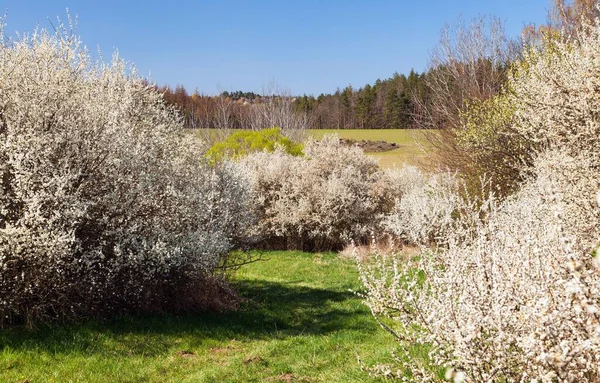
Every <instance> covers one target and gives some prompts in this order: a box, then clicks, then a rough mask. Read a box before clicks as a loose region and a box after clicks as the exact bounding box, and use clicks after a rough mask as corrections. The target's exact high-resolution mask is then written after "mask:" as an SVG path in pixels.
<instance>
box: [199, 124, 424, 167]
mask: <svg viewBox="0 0 600 383" xmlns="http://www.w3.org/2000/svg"><path fill="white" fill-rule="evenodd" d="M189 132H190V133H193V134H195V135H196V136H198V137H200V138H203V139H207V140H209V141H211V142H213V141H220V140H223V139H225V138H226V137H227V136H228V135H229V134H231V133H233V132H235V130H226V131H222V130H218V129H209V130H208V131H200V130H195V131H194V130H189ZM427 132H430V131H425V130H415V129H310V130H309V131H308V133H309V135H310V136H312V137H313V138H315V139H321V138H323V136H324V135H325V134H337V135H338V136H339V137H340V138H351V139H355V140H385V141H388V142H395V143H397V144H398V146H399V147H398V149H394V150H390V151H388V152H382V153H368V155H369V156H372V157H375V158H377V159H378V160H379V165H380V166H381V167H383V168H391V167H394V166H402V165H403V164H407V165H416V166H421V167H426V166H427V165H428V164H429V162H430V158H431V154H432V148H431V144H429V142H428V140H427V139H426V134H427Z"/></svg>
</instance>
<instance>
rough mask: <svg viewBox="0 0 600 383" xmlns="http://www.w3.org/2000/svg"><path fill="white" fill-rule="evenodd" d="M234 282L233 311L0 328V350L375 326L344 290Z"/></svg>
mask: <svg viewBox="0 0 600 383" xmlns="http://www.w3.org/2000/svg"><path fill="white" fill-rule="evenodd" d="M236 286H237V288H238V290H239V291H240V294H241V295H242V296H243V297H244V298H246V299H248V301H247V302H246V303H245V304H244V306H243V307H242V308H241V309H240V310H239V311H236V312H228V313H221V314H218V313H199V314H194V315H192V314H189V315H183V316H168V315H164V316H156V315H154V316H144V317H142V316H138V317H122V318H117V319H112V320H105V321H87V322H84V323H81V324H76V325H64V326H51V327H42V328H38V329H37V330H33V331H28V330H25V329H22V328H13V329H9V330H5V331H1V332H0V350H7V349H8V350H10V349H12V350H16V351H17V350H18V351H42V352H49V353H53V354H72V353H76V354H87V355H90V354H102V355H115V354H117V355H124V356H129V355H145V356H152V355H159V354H162V353H165V352H168V351H169V350H170V349H172V348H173V347H179V346H178V345H179V344H181V345H182V346H184V347H192V348H197V347H202V345H204V344H207V343H208V344H214V343H215V342H228V341H231V340H232V339H236V340H267V339H274V338H276V339H285V338H289V337H294V336H303V335H327V334H330V333H332V332H337V331H344V330H347V331H353V330H356V331H360V332H361V333H363V334H364V333H365V332H366V333H370V331H372V332H373V333H374V332H376V331H378V328H377V326H376V325H374V323H373V321H372V318H371V317H370V313H369V311H368V309H367V308H366V307H364V306H363V305H362V304H361V302H360V298H358V297H356V296H355V295H354V294H352V293H350V292H345V291H335V290H326V289H316V288H310V287H305V286H298V285H295V284H294V282H290V283H275V282H267V281H260V280H259V281H248V280H243V281H240V282H237V283H236ZM369 329H370V331H369Z"/></svg>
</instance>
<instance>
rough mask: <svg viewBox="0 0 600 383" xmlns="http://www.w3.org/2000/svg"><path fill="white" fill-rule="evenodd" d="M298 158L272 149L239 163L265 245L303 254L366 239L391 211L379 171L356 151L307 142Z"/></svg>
mask: <svg viewBox="0 0 600 383" xmlns="http://www.w3.org/2000/svg"><path fill="white" fill-rule="evenodd" d="M304 154H305V155H304V156H292V155H290V154H287V153H285V152H283V151H282V150H278V151H275V152H274V153H267V152H259V153H252V154H250V155H249V156H247V157H245V158H242V159H241V160H240V165H241V166H242V167H244V168H245V169H247V172H248V173H249V174H250V175H251V179H252V184H253V188H254V193H255V200H256V201H257V204H258V211H259V222H258V225H257V226H256V227H255V229H254V230H255V232H256V234H258V235H262V236H263V237H264V238H265V244H266V245H268V246H269V245H270V246H275V247H284V248H286V247H287V248H299V249H308V250H325V249H337V248H341V247H343V246H344V245H345V244H347V243H348V242H349V241H350V240H356V241H363V240H368V238H370V235H371V233H372V231H374V230H376V229H377V228H379V226H380V225H379V222H380V219H381V215H382V214H384V213H387V212H389V210H390V209H391V208H392V206H393V194H392V193H391V188H390V187H389V185H390V183H389V182H388V178H387V175H386V174H385V172H383V171H382V170H380V169H379V168H378V166H377V162H376V161H375V160H373V159H372V158H370V157H368V156H366V155H365V154H364V153H363V152H362V150H361V149H360V148H358V147H347V146H344V145H343V144H341V143H340V142H339V139H337V138H336V137H326V138H324V139H323V140H321V141H309V142H307V143H306V145H305V147H304Z"/></svg>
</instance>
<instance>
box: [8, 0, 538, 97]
mask: <svg viewBox="0 0 600 383" xmlns="http://www.w3.org/2000/svg"><path fill="white" fill-rule="evenodd" d="M548 7H549V1H548V0H502V1H497V0H456V1H453V0H429V1H419V0H413V1H405V0H395V1H394V0H390V1H377V0H364V1H354V0H346V1H342V0H329V1H325V0H304V1H292V0H278V1H266V0H265V1H261V0H245V1H218V0H212V1H208V0H204V1H200V0H198V1H191V0H177V1H169V0H162V1H154V0H147V1H129V0H94V1H91V0H79V1H73V0H63V1H57V0H0V9H2V8H4V9H5V10H7V11H8V19H7V24H8V25H7V28H6V29H7V30H6V32H7V34H8V35H13V33H14V31H21V32H27V31H31V30H33V29H34V28H35V26H36V25H38V24H39V25H40V26H41V27H44V28H50V23H49V22H48V18H50V19H51V20H52V21H53V22H54V21H55V20H56V16H61V17H62V18H63V19H65V17H64V16H65V9H66V8H69V10H70V12H71V14H73V15H77V16H78V18H79V27H78V33H79V35H80V36H81V37H82V39H83V42H84V43H85V45H87V46H88V47H89V48H90V50H91V51H96V50H97V47H100V48H101V50H102V52H103V54H104V56H105V57H110V56H111V54H112V52H113V51H114V50H115V49H118V50H119V53H120V55H121V57H123V58H124V59H126V60H127V61H130V62H132V63H134V64H135V65H136V67H137V68H138V71H139V72H140V74H141V75H143V76H145V77H147V76H149V77H150V79H151V80H152V81H154V82H156V83H158V84H160V85H164V84H168V85H172V86H174V85H175V84H183V85H184V86H185V87H186V88H187V89H188V91H193V90H194V89H196V88H197V89H198V90H199V91H200V92H201V93H204V94H215V93H218V91H219V90H244V91H254V92H258V93H260V92H261V90H262V89H263V87H264V86H265V85H268V84H269V83H270V82H272V81H276V82H277V83H278V84H279V85H280V86H281V87H282V88H285V89H287V90H289V91H290V92H291V93H293V94H303V93H306V94H314V95H318V94H320V93H330V92H333V91H335V89H336V88H337V87H340V88H343V87H345V86H346V85H348V84H352V85H353V86H354V87H356V88H358V87H362V86H364V85H365V84H367V83H373V82H374V81H375V80H376V79H377V78H381V79H384V78H388V77H390V76H391V75H392V74H393V73H394V72H396V71H397V72H399V73H408V72H409V71H410V70H411V68H414V69H415V70H417V71H419V72H421V71H423V70H425V69H426V68H427V62H428V57H429V54H430V52H431V51H432V49H433V48H434V47H435V45H436V43H437V41H438V39H439V33H440V31H441V29H442V28H443V27H444V25H445V24H447V23H450V24H451V23H453V22H455V21H456V20H457V18H458V17H459V16H460V15H462V17H463V19H466V20H468V19H470V18H472V17H475V16H478V15H487V14H493V15H496V16H498V17H499V18H500V19H501V20H502V21H504V22H505V23H506V28H507V31H508V32H509V34H511V35H514V36H518V35H519V32H520V30H521V28H522V27H523V26H524V25H525V24H527V23H528V22H535V23H536V24H539V23H541V22H543V21H544V20H545V17H546V13H547V8H548Z"/></svg>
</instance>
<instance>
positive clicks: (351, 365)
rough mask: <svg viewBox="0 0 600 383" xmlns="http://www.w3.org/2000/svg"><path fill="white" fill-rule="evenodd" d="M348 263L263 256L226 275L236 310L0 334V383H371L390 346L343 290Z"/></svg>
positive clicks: (351, 275) (331, 257)
mask: <svg viewBox="0 0 600 383" xmlns="http://www.w3.org/2000/svg"><path fill="white" fill-rule="evenodd" d="M357 278H358V275H357V271H356V267H355V265H354V262H353V261H349V260H345V259H342V258H340V257H339V256H337V255H335V254H307V253H301V252H268V253H266V254H265V255H263V260H261V261H259V262H256V263H253V264H249V265H246V266H244V267H243V268H242V269H241V270H240V271H238V273H237V275H236V276H235V278H234V283H235V285H236V286H237V288H238V290H239V291H240V292H241V294H242V295H243V296H244V297H245V298H247V299H248V301H247V303H245V304H244V306H243V308H242V309H241V310H239V311H237V312H229V313H224V314H215V313H213V314H198V315H185V316H152V317H126V318H120V319H114V320H109V321H90V322H85V323H82V324H78V325H69V326H57V327H44V328H39V329H37V330H35V331H28V330H25V329H21V328H16V329H15V328H13V329H9V330H3V331H2V332H1V333H0V345H1V350H2V351H1V354H0V382H30V383H38V382H40V383H41V382H44V383H45V382H374V381H378V380H376V379H374V378H370V377H369V376H368V375H367V374H366V373H365V372H363V371H361V370H360V367H359V365H358V363H357V355H360V357H361V359H362V360H363V361H365V362H366V363H367V364H372V363H375V362H376V361H379V362H381V361H386V360H389V358H390V354H389V353H390V350H391V349H393V347H394V340H393V339H392V337H391V336H390V335H389V334H387V333H386V332H384V331H382V330H381V329H380V328H379V326H378V325H377V324H376V322H375V321H374V320H373V318H372V317H371V314H370V312H369V310H368V308H367V307H365V306H364V305H363V304H362V303H361V299H360V298H359V297H357V296H355V295H354V294H352V293H351V292H349V290H350V289H358V288H359V281H358V279H357Z"/></svg>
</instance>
